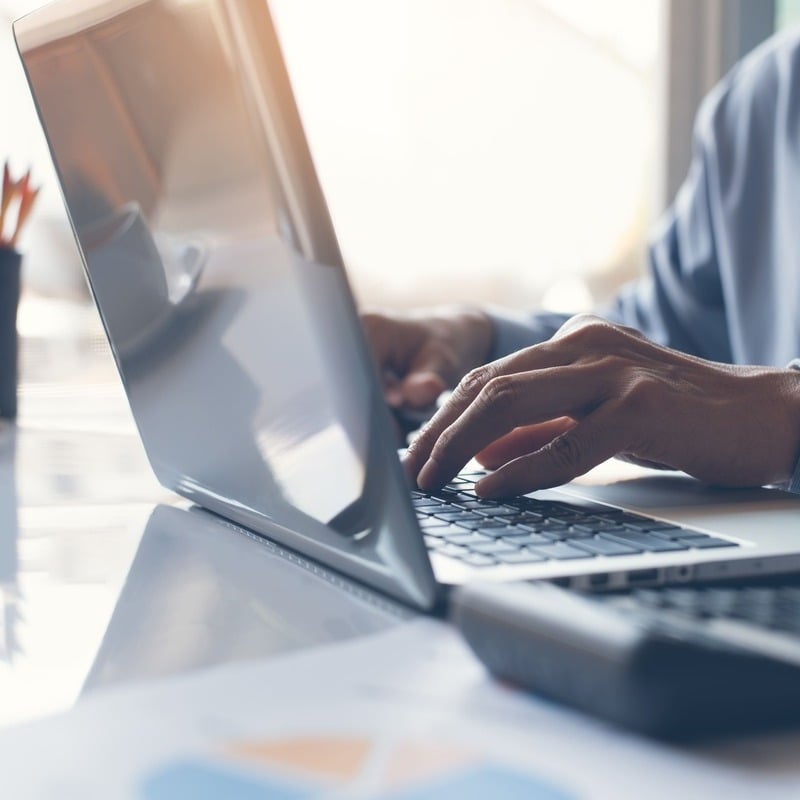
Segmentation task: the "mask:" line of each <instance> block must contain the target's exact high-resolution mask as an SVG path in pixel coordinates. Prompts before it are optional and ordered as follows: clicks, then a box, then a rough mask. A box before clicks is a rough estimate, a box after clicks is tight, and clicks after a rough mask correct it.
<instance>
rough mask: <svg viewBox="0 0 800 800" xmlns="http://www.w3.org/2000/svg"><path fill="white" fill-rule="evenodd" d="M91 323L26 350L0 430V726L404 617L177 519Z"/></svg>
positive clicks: (257, 548) (199, 520)
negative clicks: (95, 693) (142, 683)
mask: <svg viewBox="0 0 800 800" xmlns="http://www.w3.org/2000/svg"><path fill="white" fill-rule="evenodd" d="M69 313H74V310H73V311H70V312H69ZM92 316H93V315H92V314H88V317H87V318H88V324H87V327H88V330H89V332H90V335H89V336H88V337H87V336H86V335H84V336H81V337H78V338H75V339H73V340H71V339H69V338H56V337H54V336H47V337H40V338H32V339H28V340H23V346H22V355H23V365H24V366H23V381H22V384H21V387H20V417H19V420H18V425H17V426H16V427H13V426H10V425H7V424H5V423H2V422H0V726H3V725H9V724H12V723H15V722H21V721H23V720H29V719H33V718H36V717H39V716H42V715H45V714H48V713H52V712H56V711H60V710H63V709H66V708H69V707H70V706H71V705H72V704H73V703H74V702H75V701H76V700H77V699H78V698H79V697H81V695H82V694H84V693H86V692H89V691H91V690H92V689H93V688H95V687H97V686H100V685H109V684H112V683H117V682H121V681H126V680H133V679H140V678H149V677H154V676H161V675H167V674H175V673H180V672H183V671H189V670H192V669H196V668H199V667H204V666H208V665H211V664H216V663H221V662H224V661H234V660H241V659H250V658H257V657H262V656H267V655H270V654H273V653H276V652H282V651H287V650H293V649H299V648H303V647H308V646H311V645H315V644H320V643H324V642H330V641H334V640H339V639H345V638H348V637H352V636H357V635H360V634H365V633H370V632H372V631H376V630H379V629H383V628H386V627H388V626H391V625H393V624H396V623H397V621H398V620H400V619H402V618H403V617H405V616H407V615H408V614H409V612H408V611H407V610H406V609H404V608H401V607H399V606H397V605H395V604H393V603H391V602H390V601H388V600H387V599H385V598H384V597H382V596H380V595H378V594H373V593H371V592H368V591H366V590H363V589H361V590H356V589H354V588H352V585H351V584H348V583H346V582H344V581H342V580H341V579H340V578H338V576H335V575H332V574H326V573H324V572H322V571H320V570H316V571H310V570H309V569H307V568H306V567H304V566H303V564H302V562H301V561H300V560H295V561H294V562H289V561H287V560H286V559H285V558H284V557H282V556H281V555H280V554H279V552H278V549H277V548H275V547H273V546H271V545H270V544H269V543H266V542H264V541H263V540H261V541H260V540H250V539H247V538H246V537H245V536H243V535H242V534H241V533H235V532H233V531H232V530H231V529H230V528H229V527H227V526H226V525H224V524H223V523H222V522H221V521H219V520H218V519H216V518H214V517H212V516H211V515H209V514H206V513H205V512H200V511H195V512H192V513H190V512H189V511H188V510H186V507H185V505H184V507H183V508H178V507H176V506H175V504H176V503H179V502H180V501H179V499H178V498H176V497H175V496H174V495H171V494H170V493H168V492H166V491H165V490H164V489H163V488H161V487H160V486H159V485H158V484H157V483H156V481H155V478H154V477H153V475H152V472H151V470H150V468H149V466H148V464H147V460H146V458H145V454H144V450H143V448H142V446H141V443H140V441H139V439H138V437H137V435H136V430H135V426H134V424H133V421H132V418H131V415H130V411H129V409H128V406H127V402H126V400H125V397H124V394H123V392H122V387H121V385H120V382H119V379H118V378H117V375H116V372H115V369H114V366H113V363H112V361H111V357H110V354H109V352H108V350H107V348H106V347H105V345H104V342H103V340H102V338H100V337H101V335H102V334H101V333H100V332H99V330H97V327H96V322H95V321H94V320H93V319H92Z"/></svg>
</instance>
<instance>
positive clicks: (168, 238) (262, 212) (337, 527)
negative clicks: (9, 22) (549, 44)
mask: <svg viewBox="0 0 800 800" xmlns="http://www.w3.org/2000/svg"><path fill="white" fill-rule="evenodd" d="M15 35H16V38H17V43H18V46H19V50H20V53H21V56H22V60H23V64H24V67H25V70H26V73H27V76H28V80H29V82H30V85H31V89H32V91H33V95H34V98H35V100H36V104H37V107H38V111H39V115H40V118H41V121H42V124H43V127H44V129H45V132H46V135H47V138H48V142H49V145H50V149H51V153H52V155H53V160H54V162H55V165H56V169H57V172H58V174H59V179H60V182H61V186H62V191H63V194H64V198H65V201H66V205H67V210H68V213H69V215H70V219H71V222H72V225H73V229H74V232H75V235H76V238H77V240H78V243H79V245H80V249H81V252H82V256H83V259H84V265H85V268H86V273H87V276H88V279H89V283H90V285H91V289H92V292H93V294H94V297H95V300H96V302H97V306H98V309H99V311H100V315H101V317H102V319H103V323H104V325H105V328H106V332H107V334H108V337H109V340H110V343H111V347H112V350H113V353H114V356H115V359H116V361H117V365H118V367H119V370H120V373H121V375H122V379H123V382H124V384H125V389H126V392H127V395H128V398H129V401H130V405H131V409H132V411H133V415H134V418H135V419H136V422H137V425H138V427H139V431H140V434H141V437H142V440H143V442H144V445H145V448H146V450H147V453H148V456H149V459H150V462H151V464H152V466H153V469H154V470H155V472H156V475H157V476H158V478H159V480H160V481H161V483H162V484H163V485H164V486H166V487H168V488H169V489H172V490H174V491H176V492H177V493H179V494H181V495H183V496H184V497H187V498H189V499H191V500H193V501H195V502H196V503H198V504H199V505H202V506H204V507H206V508H208V509H210V510H211V511H214V512H216V513H218V514H221V515H223V516H224V517H226V518H227V519H229V520H232V521H234V522H237V523H239V524H241V525H244V526H246V527H247V528H249V529H251V530H253V531H255V532H257V533H260V534H262V535H264V536H268V537H270V538H272V539H275V540H277V541H279V542H280V543H282V544H285V545H287V546H289V547H291V548H294V549H295V550H297V551H300V552H302V553H304V554H305V555H307V556H309V557H310V558H313V559H316V560H317V561H320V562H324V563H325V564H327V565H328V566H330V567H333V568H336V569H339V570H341V571H343V572H345V573H347V574H349V575H350V576H352V577H355V578H357V579H359V580H361V581H364V582H365V583H369V584H370V585H372V586H374V587H376V588H378V589H381V590H383V591H386V592H388V593H390V594H393V595H394V596H396V597H398V598H400V599H402V600H404V601H406V602H409V603H412V604H414V605H416V606H418V607H421V608H430V607H431V606H432V605H433V604H434V602H435V600H436V595H437V587H438V583H437V581H438V582H439V583H441V582H446V583H458V582H464V581H467V580H470V579H471V578H472V577H474V576H475V573H476V570H477V571H478V572H480V573H481V575H482V576H485V577H488V578H491V579H493V580H495V579H496V580H516V579H530V578H553V579H555V578H559V579H561V578H563V579H568V580H570V581H572V582H573V583H574V584H575V585H578V586H584V585H585V586H598V585H603V586H609V587H612V586H621V585H624V584H625V582H628V581H633V580H636V581H637V582H640V583H641V582H643V581H646V582H653V583H655V582H660V581H664V580H672V579H681V580H683V579H688V578H689V577H693V576H698V577H712V575H722V574H730V575H733V574H748V571H750V572H753V571H755V572H761V571H764V570H765V569H767V565H768V564H772V563H773V562H774V561H779V568H780V569H786V570H788V569H792V568H795V569H796V568H798V567H799V566H800V554H798V549H797V546H796V544H795V542H794V541H793V539H792V537H791V536H787V535H786V531H785V530H782V529H781V521H780V520H779V521H778V522H777V524H776V525H773V526H772V528H770V526H769V525H761V526H759V528H758V530H757V531H753V532H752V538H753V539H754V540H755V539H757V541H751V540H750V538H751V530H750V529H748V531H747V533H746V535H747V536H748V538H747V539H742V538H741V534H740V533H739V532H738V531H734V534H733V536H728V537H726V536H716V535H711V534H713V533H714V531H698V530H692V529H687V528H683V527H681V526H680V525H674V524H672V523H671V518H669V519H665V518H655V519H653V518H645V517H642V516H640V515H637V514H631V513H630V512H624V511H623V510H621V509H620V508H617V507H614V506H609V505H605V504H602V503H601V504H598V503H590V502H587V501H586V500H582V499H580V498H577V497H575V496H574V495H571V494H565V493H559V492H558V491H550V492H545V493H538V494H537V496H536V498H533V499H527V500H522V501H520V502H519V503H517V504H513V505H505V506H503V505H497V504H494V505H492V506H491V507H488V506H487V507H484V506H483V505H482V504H481V502H480V501H479V500H478V499H477V498H476V497H475V496H474V492H473V491H472V485H471V483H470V482H469V480H468V479H465V478H461V479H459V480H458V481H457V482H456V483H455V484H454V485H453V486H451V487H450V490H449V491H445V492H443V493H440V495H439V496H438V497H426V496H422V495H421V494H420V493H415V497H414V503H415V505H416V510H415V508H414V507H413V506H412V503H411V499H410V496H409V491H408V486H407V485H406V482H405V479H404V477H403V474H402V471H401V469H400V464H399V461H398V459H397V455H396V452H395V449H394V447H395V441H394V435H393V427H392V423H391V420H390V418H389V414H388V411H387V410H386V408H385V406H384V402H383V397H382V392H381V388H380V385H379V382H378V380H377V376H376V373H375V370H374V366H373V364H372V361H371V358H370V352H369V348H368V345H367V343H366V341H365V339H364V335H363V332H362V330H361V326H360V323H359V320H358V315H357V313H356V309H355V305H354V302H353V298H352V295H351V293H350V290H349V288H348V285H347V279H346V276H345V273H344V269H343V265H342V259H341V255H340V253H339V248H338V245H337V242H336V236H335V233H334V230H333V226H332V224H331V220H330V217H329V215H328V210H327V207H326V204H325V200H324V197H323V195H322V191H321V189H320V186H319V183H318V180H317V176H316V172H315V170H314V165H313V162H312V159H311V156H310V153H309V149H308V145H307V143H306V139H305V136H304V132H303V128H302V125H301V122H300V117H299V115H298V111H297V108H296V105H295V101H294V97H293V93H292V88H291V85H290V82H289V79H288V76H287V73H286V69H285V66H284V62H283V58H282V55H281V51H280V47H279V43H278V37H277V34H276V31H275V27H274V25H273V21H272V18H271V15H270V10H269V7H268V5H267V3H266V2H264V0H193V2H186V1H185V0H57V2H55V3H53V4H51V5H50V6H47V7H45V8H44V9H42V10H40V11H37V12H34V13H33V14H31V15H29V16H28V17H25V18H24V19H22V20H20V21H18V22H17V23H16V24H15ZM640 499H641V497H640ZM615 502H616V501H615ZM795 502H796V501H795ZM795 509H796V506H793V507H792V508H791V509H788V513H792V512H794V510H795ZM661 513H663V511H662V512H661ZM654 516H655V517H659V514H658V513H656V514H654ZM418 518H419V520H420V522H419V523H418V521H417V520H418ZM779 529H780V531H779ZM428 549H430V555H429V552H428ZM769 557H773V561H768V560H767V559H768V558H769ZM732 564H734V565H735V566H731V565H732ZM432 565H433V568H432ZM434 569H435V571H436V572H435V576H436V577H434Z"/></svg>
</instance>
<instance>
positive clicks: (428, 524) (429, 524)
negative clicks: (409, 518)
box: [418, 517, 450, 531]
mask: <svg viewBox="0 0 800 800" xmlns="http://www.w3.org/2000/svg"><path fill="white" fill-rule="evenodd" d="M418 521H419V526H420V528H422V530H423V531H429V530H433V529H435V528H449V527H450V523H449V522H445V521H444V520H443V519H436V517H423V518H422V519H420V520H418Z"/></svg>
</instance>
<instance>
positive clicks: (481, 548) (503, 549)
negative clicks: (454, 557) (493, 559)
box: [469, 539, 519, 555]
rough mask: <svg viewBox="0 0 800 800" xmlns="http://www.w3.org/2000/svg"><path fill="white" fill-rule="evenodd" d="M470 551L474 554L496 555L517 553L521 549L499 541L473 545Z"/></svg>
mask: <svg viewBox="0 0 800 800" xmlns="http://www.w3.org/2000/svg"><path fill="white" fill-rule="evenodd" d="M469 549H470V550H471V551H472V552H473V553H483V554H484V555H495V554H497V553H516V552H517V551H518V550H519V547H517V546H516V545H513V544H509V543H508V542H502V541H499V540H497V539H494V540H492V541H491V542H485V543H483V544H471V545H470V546H469Z"/></svg>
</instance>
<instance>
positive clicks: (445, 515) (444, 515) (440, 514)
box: [434, 508, 480, 522]
mask: <svg viewBox="0 0 800 800" xmlns="http://www.w3.org/2000/svg"><path fill="white" fill-rule="evenodd" d="M464 516H469V515H467V512H466V511H462V510H461V509H460V508H459V509H453V510H451V511H437V512H436V513H435V514H434V517H435V518H436V519H442V520H444V521H445V522H455V521H456V520H457V519H459V518H460V517H464ZM474 518H475V519H480V517H478V516H475V517H474Z"/></svg>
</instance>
